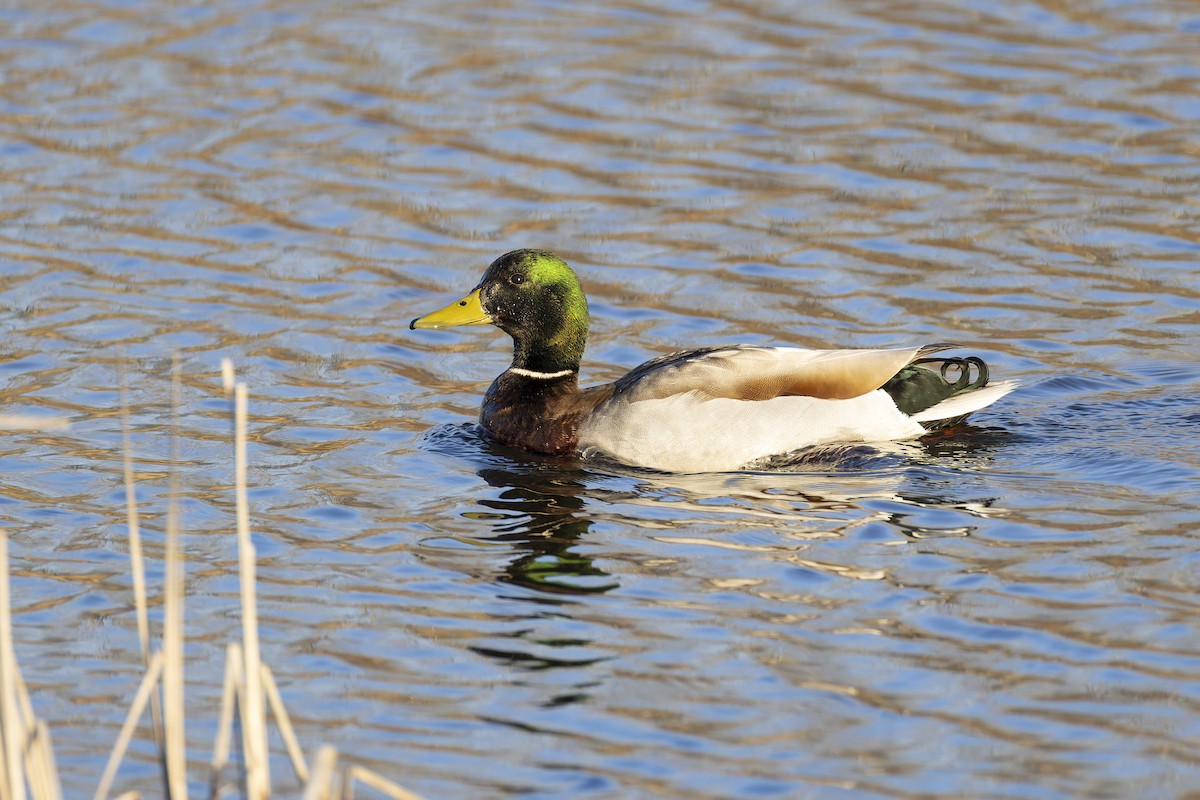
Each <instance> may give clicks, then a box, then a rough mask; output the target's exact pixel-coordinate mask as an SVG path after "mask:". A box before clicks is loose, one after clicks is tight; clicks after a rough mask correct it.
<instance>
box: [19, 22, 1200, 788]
mask: <svg viewBox="0 0 1200 800" xmlns="http://www.w3.org/2000/svg"><path fill="white" fill-rule="evenodd" d="M0 31H2V32H3V36H4V47H3V48H0V69H2V70H3V74H4V80H3V81H2V89H0V177H2V180H0V197H2V203H0V330H2V331H3V339H2V345H3V346H2V347H0V370H2V371H3V374H2V375H0V400H2V401H3V403H2V404H0V410H2V411H5V412H6V413H11V412H21V413H44V414H55V415H65V416H67V417H69V418H70V419H71V420H72V427H71V428H70V430H68V431H65V432H37V433H20V434H8V435H6V436H5V437H4V442H5V444H4V445H3V447H2V450H0V520H2V521H3V523H4V525H5V528H6V530H7V532H8V535H9V537H10V539H11V543H12V544H11V549H12V554H13V560H14V563H13V572H14V578H13V579H14V593H15V597H16V603H17V606H18V608H17V612H16V615H15V626H16V634H15V635H16V639H17V654H18V657H19V659H20V661H21V664H22V667H23V669H24V671H25V674H26V676H27V678H28V680H29V683H30V688H31V692H32V694H33V700H34V704H35V706H36V708H37V710H38V713H39V714H41V715H42V716H44V717H46V718H47V720H48V722H49V724H50V727H51V729H52V731H53V735H54V739H55V743H56V748H57V753H58V761H59V764H60V767H61V769H62V771H63V773H64V780H65V783H66V789H67V791H68V793H69V794H70V795H71V796H82V795H84V794H85V793H90V792H91V791H92V790H93V789H94V787H95V784H96V780H97V779H98V777H99V774H100V772H101V770H102V768H103V763H104V759H105V758H106V756H107V748H108V744H109V742H111V740H112V738H113V737H114V736H115V733H116V731H117V729H118V728H119V726H120V724H121V721H122V719H123V715H124V713H125V710H126V708H127V705H128V702H129V700H130V699H131V698H132V696H133V693H134V691H135V689H136V684H137V681H138V679H139V674H140V670H139V667H138V663H139V659H138V655H137V653H138V650H137V644H136V641H137V639H136V626H135V622H134V615H133V610H132V600H131V593H130V577H129V568H128V561H127V546H126V538H125V530H124V510H123V507H122V499H123V490H122V486H121V465H120V456H119V446H120V445H119V442H120V433H119V431H120V425H119V420H118V418H117V416H116V409H117V405H118V399H117V385H118V377H117V376H118V370H117V362H118V359H119V357H120V356H121V355H122V354H124V356H125V357H126V358H128V359H129V360H130V381H131V384H132V399H133V423H134V428H135V436H136V450H137V457H138V473H139V477H140V479H141V489H140V497H141V500H142V502H143V510H144V512H145V513H146V514H147V515H148V519H147V526H148V528H149V531H148V536H149V539H150V542H149V545H150V550H151V555H152V557H153V560H152V564H151V580H152V581H155V582H156V581H158V579H159V578H160V577H161V572H162V570H161V562H160V561H159V560H158V559H159V556H160V555H161V535H160V534H161V527H162V515H163V513H164V511H165V506H166V491H167V475H168V474H169V472H170V470H171V468H172V466H173V462H172V459H171V458H170V443H169V440H168V435H167V434H168V430H169V429H170V423H171V419H170V409H169V398H170V390H169V385H168V383H167V376H168V373H169V370H170V360H171V355H172V353H173V352H178V353H180V356H181V359H182V369H183V372H184V374H185V386H184V392H183V407H182V408H181V423H180V427H181V430H180V439H179V447H180V453H179V457H178V459H177V460H176V461H177V463H174V466H176V467H178V469H179V470H180V474H181V480H182V483H183V487H184V488H183V491H184V494H185V501H184V510H185V515H186V520H185V522H186V525H187V528H188V533H187V538H186V546H187V551H188V556H189V558H190V564H189V584H188V596H187V609H188V631H187V635H188V645H187V658H188V670H189V672H188V691H189V695H188V714H189V733H188V737H189V748H190V749H189V757H190V758H191V760H192V763H193V766H194V769H193V772H192V777H193V781H194V788H195V789H196V791H197V793H199V792H200V790H201V789H202V787H203V785H204V771H203V766H204V764H205V763H206V762H207V758H208V754H209V753H210V752H211V746H212V739H213V735H214V732H215V725H216V717H217V703H216V701H217V698H218V697H219V692H220V682H219V674H220V669H221V665H222V663H223V658H224V655H223V648H224V646H225V644H226V643H227V642H228V641H231V640H232V639H233V638H234V637H235V636H237V634H238V631H239V629H240V620H239V618H238V615H237V578H236V573H235V568H236V555H235V550H234V539H233V536H232V532H231V531H232V524H233V520H232V494H231V490H230V481H231V476H232V459H231V449H230V445H229V442H228V434H229V426H228V422H227V420H226V417H225V402H224V400H223V398H222V395H221V391H220V380H219V375H218V372H217V370H218V365H219V362H220V359H221V358H222V357H231V358H233V359H234V360H235V362H236V363H237V365H238V367H239V370H240V374H241V377H242V378H243V379H244V380H246V381H247V382H248V383H249V385H250V392H251V407H252V412H253V419H252V426H251V436H252V446H251V452H250V457H251V460H252V463H253V465H254V467H253V469H252V472H251V476H250V480H251V484H252V486H251V502H252V506H253V518H254V523H255V542H256V544H257V546H258V550H259V554H260V557H261V562H262V563H261V566H260V568H259V577H260V611H261V614H262V618H263V620H262V622H263V631H262V633H263V648H264V656H265V657H266V659H267V660H268V661H269V662H270V663H271V664H272V666H273V668H274V670H275V673H276V675H277V676H278V679H279V682H280V686H281V690H282V692H283V694H284V697H285V699H286V701H287V702H288V704H289V706H290V707H291V709H292V712H293V715H294V717H295V719H296V723H297V727H298V730H299V734H300V737H301V740H302V742H303V744H304V746H305V747H306V749H310V750H311V749H312V748H314V747H315V746H316V745H317V744H319V743H321V742H329V743H332V744H335V745H337V746H338V747H339V748H341V749H342V750H343V751H344V752H345V753H347V754H351V755H352V756H353V757H354V758H357V759H359V760H360V761H362V762H364V763H366V764H368V765H370V766H372V767H374V768H376V769H378V770H379V771H381V772H382V773H384V774H385V775H388V776H389V777H391V778H393V779H395V780H397V781H399V782H401V783H403V784H405V785H406V786H408V787H410V788H412V789H414V790H416V791H419V792H421V793H423V794H424V795H425V796H427V797H430V798H459V797H461V798H491V797H496V798H499V797H511V796H524V797H536V798H577V797H597V798H599V797H613V798H616V797H622V798H624V797H694V798H734V797H736V798H746V797H831V796H863V797H911V796H923V797H926V796H931V797H951V796H953V797H962V796H978V797H984V796H987V797H1038V798H1042V797H1047V798H1049V797H1135V796H1142V797H1175V796H1186V795H1188V793H1189V792H1194V791H1195V787H1196V786H1200V749H1198V746H1200V715H1198V713H1197V712H1198V710H1200V623H1197V619H1198V615H1197V610H1198V609H1200V584H1198V582H1197V579H1196V575H1197V574H1200V556H1198V555H1197V553H1198V552H1200V540H1198V536H1197V533H1196V529H1197V525H1198V524H1200V512H1198V511H1197V508H1196V504H1195V496H1196V490H1197V487H1198V483H1200V482H1198V480H1197V479H1198V478H1200V445H1198V444H1197V442H1198V440H1200V400H1198V399H1197V390H1198V388H1200V359H1198V358H1197V325H1198V324H1200V271H1198V270H1197V268H1196V262H1197V260H1198V258H1200V225H1198V221H1200V220H1198V217H1200V204H1198V203H1197V199H1196V198H1197V196H1198V194H1200V193H1198V189H1200V152H1198V151H1197V149H1196V141H1197V139H1196V133H1197V120H1198V118H1200V94H1198V93H1197V89H1196V86H1197V85H1198V80H1200V65H1198V62H1197V61H1196V57H1195V53H1196V36H1197V33H1200V15H1197V14H1196V13H1194V11H1189V10H1188V9H1187V7H1186V6H1185V5H1183V4H1168V3H1161V4H1159V3H1139V4H1122V3H1090V4H1084V5H1082V6H1079V7H1074V6H1067V5H1063V4H1059V3H1050V2H1042V3H1038V2H1030V3H1016V4H1008V5H999V6H997V5H996V4H994V3H953V4H951V3H932V4H930V3H908V2H878V3H853V4H843V3H834V2H818V3H810V4H805V5H803V7H802V8H801V9H799V10H797V9H795V8H793V7H792V4H787V3H778V4H772V3H740V2H713V3H707V4H703V3H701V4H697V3H685V2H671V3H654V4H651V3H639V2H625V3H620V4H617V5H612V4H601V3H583V4H580V3H570V4H568V3H557V2H542V3H502V4H500V5H498V6H497V5H496V4H490V3H488V4H485V3H470V2H468V3H456V4H442V3H426V2H406V3H383V2H354V3H337V4H329V3H312V2H310V3H305V2H286V3H285V2H281V1H280V0H266V2H244V3H234V2H222V3H208V4H194V5H189V4H186V3H183V4H170V5H161V4H157V3H142V2H128V3H109V4H98V3H82V2H54V3H48V4H42V3H33V2H24V3H10V4H8V5H7V7H6V8H5V9H4V10H3V11H0ZM525 246H537V247H547V248H551V249H554V250H556V251H557V252H559V253H561V254H562V255H563V256H565V257H566V258H567V259H568V260H569V261H571V263H572V264H574V265H575V266H576V268H577V270H578V272H579V273H580V275H581V277H582V279H583V282H584V285H585V288H586V289H587V291H588V293H589V297H590V299H591V309H592V318H593V325H592V338H591V341H590V346H589V350H588V354H587V356H586V358H585V366H584V371H585V376H584V377H585V378H586V379H589V380H594V381H602V380H610V379H613V378H615V377H617V376H619V375H620V374H622V373H623V372H624V371H625V370H626V369H628V368H629V367H631V366H633V365H634V364H636V363H638V362H640V361H642V360H644V359H647V358H650V357H653V356H655V355H658V354H661V353H665V352H669V351H671V350H674V349H678V348H681V347H690V346H703V345H713V344H725V343H730V342H754V343H763V342H776V343H784V344H795V345H802V346H815V347H832V346H861V347H873V346H884V345H897V344H919V343H925V342H938V341H955V342H961V343H962V344H963V345H964V346H966V347H967V348H969V349H970V351H972V352H976V353H979V354H981V355H984V356H985V357H986V358H987V359H988V361H989V363H990V364H991V365H992V372H993V375H995V376H997V377H1001V378H1015V379H1018V380H1020V381H1021V382H1022V383H1023V388H1022V389H1021V390H1020V391H1019V392H1018V393H1016V394H1014V395H1012V396H1010V397H1008V398H1006V399H1005V400H1004V401H1002V402H1001V403H999V404H997V405H996V406H994V407H993V408H991V409H988V410H987V411H985V412H982V413H980V414H977V415H976V416H975V417H974V418H973V420H972V422H973V425H972V427H971V428H970V429H968V430H966V431H963V432H961V433H959V434H957V435H955V436H953V437H935V438H932V439H929V440H925V441H922V442H917V443H908V444H904V445H897V446H896V447H892V448H885V449H882V450H880V449H868V448H851V449H849V450H846V451H840V452H837V453H834V454H827V455H825V456H822V457H814V458H812V459H810V460H809V461H807V462H806V463H804V464H801V465H799V466H797V467H794V468H792V469H790V470H789V471H787V472H773V473H758V474H746V475H709V476H667V475H656V474H652V473H642V472H638V471H635V470H627V469H621V468H616V467H611V466H605V465H601V464H590V463H587V464H584V463H579V462H575V461H571V460H556V459H544V458H536V457H531V456H528V455H524V454H521V453H518V452H514V451H511V450H506V449H503V448H497V447H495V446H493V445H490V444H489V443H487V442H486V441H485V440H483V439H482V438H481V437H480V435H479V433H478V431H477V430H476V429H475V428H474V427H473V424H472V423H473V420H474V418H475V415H476V413H477V409H478V403H479V399H480V396H481V395H482V392H483V390H484V389H485V388H486V386H487V384H488V383H489V382H490V381H491V379H492V377H493V376H494V375H495V374H496V373H498V372H499V371H500V370H501V369H502V368H503V367H504V366H505V364H506V363H507V358H508V347H509V343H508V341H507V339H505V337H504V336H503V335H500V334H498V333H496V332H492V331H490V330H483V329H459V330H453V331H446V332H416V333H412V332H409V331H408V330H406V323H407V321H408V320H409V319H411V318H412V317H414V316H417V315H418V314H421V313H424V312H426V311H429V310H431V309H434V308H438V307H441V306H442V305H444V304H445V303H446V302H448V301H449V300H451V299H454V298H457V297H459V296H461V294H462V293H463V292H465V290H467V289H469V288H471V287H472V286H473V285H474V284H475V282H476V280H477V279H478V275H479V274H480V273H481V272H482V270H483V268H484V267H485V266H486V264H487V263H488V262H490V261H491V260H492V259H493V258H495V257H496V256H497V255H499V254H500V253H503V252H505V251H506V250H509V249H512V248H515V247H525ZM155 585H157V583H155ZM275 744H276V747H275V749H276V751H277V752H279V753H281V752H282V750H281V748H279V747H278V743H277V742H276V743H275ZM273 774H274V776H275V778H276V781H277V788H279V790H280V791H284V792H286V791H288V789H287V787H288V786H289V784H288V783H287V781H288V771H287V768H286V766H285V764H284V762H283V761H282V759H280V760H279V761H277V762H276V763H275V765H274V767H273ZM155 786H156V778H155V767H154V764H153V761H152V758H151V748H150V746H149V744H148V741H147V737H145V736H144V737H142V741H141V742H140V743H139V745H138V749H137V751H136V753H135V754H134V758H133V759H132V760H131V761H130V762H129V763H128V764H127V766H126V768H125V770H124V771H123V772H122V774H121V779H120V781H119V787H120V788H141V789H143V790H147V791H155Z"/></svg>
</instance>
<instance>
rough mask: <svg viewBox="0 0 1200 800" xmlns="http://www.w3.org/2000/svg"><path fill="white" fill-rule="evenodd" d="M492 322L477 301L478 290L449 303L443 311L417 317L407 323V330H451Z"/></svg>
mask: <svg viewBox="0 0 1200 800" xmlns="http://www.w3.org/2000/svg"><path fill="white" fill-rule="evenodd" d="M491 321H492V318H491V316H489V315H488V313H487V312H486V311H484V310H483V304H482V303H481V302H480V300H479V290H478V289H476V290H475V291H473V292H471V293H470V294H469V295H467V296H466V297H464V298H463V299H462V300H459V301H458V302H457V303H451V304H450V305H448V306H446V307H445V308H443V309H440V310H438V311H434V312H432V313H429V314H426V315H425V316H423V317H417V318H416V319H414V320H413V321H412V322H410V323H408V328H409V330H416V329H417V328H453V327H454V326H455V325H486V324H488V323H490V322H491Z"/></svg>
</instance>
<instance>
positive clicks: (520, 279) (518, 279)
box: [508, 272, 525, 286]
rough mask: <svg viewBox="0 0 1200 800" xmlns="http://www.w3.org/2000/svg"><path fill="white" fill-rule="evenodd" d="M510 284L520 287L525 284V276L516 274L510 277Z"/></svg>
mask: <svg viewBox="0 0 1200 800" xmlns="http://www.w3.org/2000/svg"><path fill="white" fill-rule="evenodd" d="M508 282H509V283H511V284H512V285H513V286H520V285H521V284H522V283H524V282H525V276H524V275H522V274H521V273H519V272H514V273H513V274H512V275H509V276H508Z"/></svg>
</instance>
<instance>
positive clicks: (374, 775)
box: [342, 764, 421, 800]
mask: <svg viewBox="0 0 1200 800" xmlns="http://www.w3.org/2000/svg"><path fill="white" fill-rule="evenodd" d="M344 773H345V784H346V790H345V792H344V793H343V795H342V797H343V800H354V782H355V781H358V782H359V783H364V784H366V785H367V786H370V787H371V788H372V789H374V790H376V791H377V792H382V793H383V794H386V795H387V796H388V797H393V798H395V800H421V796H420V795H416V794H413V793H412V792H410V791H409V790H408V789H405V788H404V787H403V786H399V785H397V784H395V783H392V782H391V781H389V780H388V779H387V778H385V777H383V776H382V775H380V774H379V773H378V772H375V771H374V770H370V769H367V768H366V767H362V766H359V765H358V764H351V765H350V766H349V767H346V768H345V770H344Z"/></svg>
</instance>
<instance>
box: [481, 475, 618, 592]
mask: <svg viewBox="0 0 1200 800" xmlns="http://www.w3.org/2000/svg"><path fill="white" fill-rule="evenodd" d="M478 474H479V477H481V478H483V479H484V480H485V481H486V482H487V483H488V485H489V486H494V487H496V488H500V489H503V491H502V492H501V493H500V496H499V497H497V498H495V499H485V500H480V501H479V504H480V505H481V506H484V507H485V508H488V509H492V510H493V511H494V512H495V513H491V512H484V513H482V514H478V515H477V518H487V519H488V520H489V521H490V522H491V524H492V530H493V531H494V532H495V533H494V535H493V536H491V537H489V538H491V539H492V540H493V541H498V542H511V543H512V544H513V545H514V546H515V547H516V548H517V550H518V552H519V553H520V555H519V556H518V557H517V558H516V559H515V560H513V561H511V562H510V563H509V564H508V566H507V567H505V569H504V574H503V575H500V576H499V580H500V581H502V582H505V583H512V584H516V585H517V586H524V587H526V588H529V589H537V590H538V591H541V592H549V593H551V594H566V595H569V594H598V593H601V592H607V591H609V590H610V589H614V588H616V586H617V582H616V581H615V580H613V579H612V576H610V575H609V574H608V573H606V572H604V570H602V569H600V568H598V567H597V566H596V565H595V564H594V563H593V561H592V559H591V558H589V557H588V556H586V555H583V554H581V553H579V552H577V551H575V550H573V549H572V548H573V547H575V545H577V544H578V542H579V540H580V538H581V537H582V536H583V535H584V534H585V533H587V531H588V528H590V527H591V525H592V521H591V520H590V519H588V518H587V516H585V515H584V513H583V510H584V499H583V497H584V492H585V489H586V487H585V485H584V483H583V480H584V479H585V478H586V473H584V472H583V471H582V470H571V469H562V470H551V469H544V468H538V467H537V466H534V467H533V468H525V469H522V468H521V467H520V466H514V467H512V468H500V467H490V468H486V469H481V470H478ZM467 515H468V516H472V514H471V512H468V514H467Z"/></svg>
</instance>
